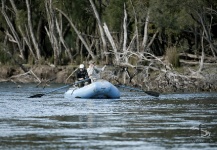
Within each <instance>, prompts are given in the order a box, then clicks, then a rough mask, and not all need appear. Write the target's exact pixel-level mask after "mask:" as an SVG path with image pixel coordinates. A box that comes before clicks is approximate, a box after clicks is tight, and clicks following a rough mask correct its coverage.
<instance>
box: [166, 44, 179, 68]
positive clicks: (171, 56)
mask: <svg viewBox="0 0 217 150" xmlns="http://www.w3.org/2000/svg"><path fill="white" fill-rule="evenodd" d="M166 59H167V61H168V62H169V63H170V64H172V65H173V67H175V68H177V67H180V61H179V52H178V50H177V48H176V47H169V48H167V50H166Z"/></svg>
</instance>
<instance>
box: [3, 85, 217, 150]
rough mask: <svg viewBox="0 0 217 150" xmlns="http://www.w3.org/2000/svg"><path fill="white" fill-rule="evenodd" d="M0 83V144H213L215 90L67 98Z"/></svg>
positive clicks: (202, 146)
mask: <svg viewBox="0 0 217 150" xmlns="http://www.w3.org/2000/svg"><path fill="white" fill-rule="evenodd" d="M58 86H61V85H53V86H51V87H49V88H46V89H41V88H35V87H34V86H33V85H32V84H24V85H22V86H21V87H20V88H17V87H16V86H14V84H1V85H0V92H1V93H2V94H1V95H0V112H1V113H0V132H1V134H0V149H6V150H7V149H215V148H216V146H217V144H216V142H217V138H216V137H217V136H216V132H217V117H216V114H217V109H216V108H217V93H194V94H192V93H190V94H164V95H161V96H160V97H159V98H155V97H152V96H148V95H145V94H144V93H135V92H127V91H123V92H122V96H121V99H118V100H94V99H92V100H85V99H84V100H80V99H76V100H73V101H72V100H71V101H70V100H67V99H64V98H63V92H64V91H57V92H56V93H53V94H49V95H46V96H44V97H42V98H36V99H29V98H27V97H28V96H30V95H33V94H36V93H41V92H46V91H50V90H52V89H53V88H56V87H58Z"/></svg>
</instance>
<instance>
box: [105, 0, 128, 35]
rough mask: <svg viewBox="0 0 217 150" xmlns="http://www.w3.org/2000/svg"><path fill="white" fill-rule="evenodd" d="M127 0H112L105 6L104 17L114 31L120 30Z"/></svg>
mask: <svg viewBox="0 0 217 150" xmlns="http://www.w3.org/2000/svg"><path fill="white" fill-rule="evenodd" d="M125 2H126V0H110V3H109V5H108V6H107V7H106V8H105V11H104V13H103V19H104V21H105V22H106V23H107V25H108V26H109V28H110V30H112V31H116V32H117V31H119V30H120V27H121V25H122V22H123V18H124V3H125Z"/></svg>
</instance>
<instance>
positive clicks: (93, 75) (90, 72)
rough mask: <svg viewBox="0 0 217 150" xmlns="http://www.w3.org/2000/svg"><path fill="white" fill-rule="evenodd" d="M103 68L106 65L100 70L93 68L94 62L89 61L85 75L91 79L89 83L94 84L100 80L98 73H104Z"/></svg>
mask: <svg viewBox="0 0 217 150" xmlns="http://www.w3.org/2000/svg"><path fill="white" fill-rule="evenodd" d="M105 67H106V65H105V66H104V67H102V68H101V69H100V68H97V67H96V66H95V61H93V60H91V61H89V67H88V68H87V73H88V76H89V78H90V79H91V82H94V81H96V80H98V79H100V72H101V71H104V70H105Z"/></svg>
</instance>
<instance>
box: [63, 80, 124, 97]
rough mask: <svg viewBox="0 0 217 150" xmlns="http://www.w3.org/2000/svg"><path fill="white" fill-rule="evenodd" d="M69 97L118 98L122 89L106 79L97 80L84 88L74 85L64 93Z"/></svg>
mask: <svg viewBox="0 0 217 150" xmlns="http://www.w3.org/2000/svg"><path fill="white" fill-rule="evenodd" d="M64 97H65V98H67V99H74V98H81V99H118V98H120V91H119V90H118V88H117V87H116V86H114V85H113V84H111V83H110V82H108V81H106V80H97V81H96V82H93V83H91V84H89V85H86V86H84V87H82V88H78V87H73V88H70V89H68V90H67V91H66V92H65V93H64Z"/></svg>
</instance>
